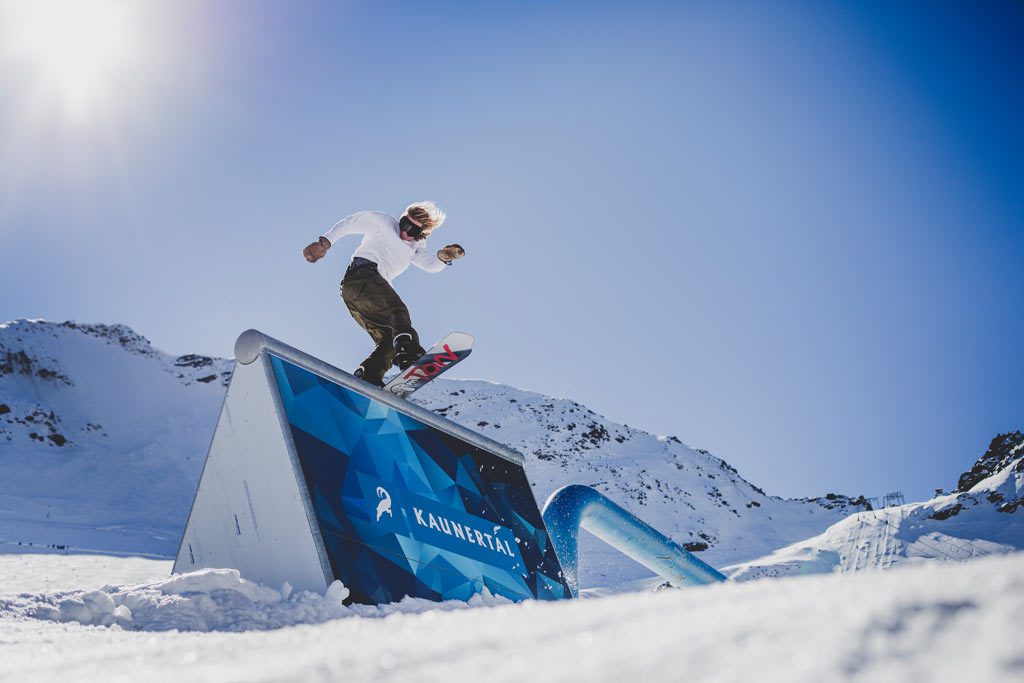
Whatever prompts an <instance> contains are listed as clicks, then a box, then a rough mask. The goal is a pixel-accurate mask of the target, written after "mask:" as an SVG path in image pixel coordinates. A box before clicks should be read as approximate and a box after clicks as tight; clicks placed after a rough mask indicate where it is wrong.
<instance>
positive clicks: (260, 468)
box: [173, 330, 725, 604]
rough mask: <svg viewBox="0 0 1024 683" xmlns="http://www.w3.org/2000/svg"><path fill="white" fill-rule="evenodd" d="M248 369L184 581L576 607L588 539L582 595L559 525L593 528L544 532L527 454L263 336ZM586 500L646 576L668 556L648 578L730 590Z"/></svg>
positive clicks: (219, 441)
mask: <svg viewBox="0 0 1024 683" xmlns="http://www.w3.org/2000/svg"><path fill="white" fill-rule="evenodd" d="M235 355H236V361H237V364H236V368H235V371H234V374H233V375H232V378H231V382H230V384H229V386H228V390H227V394H226V396H225V399H224V405H223V408H222V410H221V415H220V419H219V421H218V423H217V426H216V428H215V430H214V435H213V440H212V443H211V445H210V449H209V452H208V454H207V459H206V464H205V466H204V469H203V474H202V476H201V478H200V481H199V486H198V489H197V492H196V495H195V500H194V502H193V505H192V510H191V512H190V514H189V517H188V522H187V524H186V526H185V530H184V534H183V536H182V540H181V544H180V547H179V550H178V554H177V558H176V560H175V563H174V569H173V571H174V572H175V573H185V572H192V571H196V570H199V569H206V568H231V569H236V570H238V571H239V573H240V575H241V576H242V577H244V578H246V579H249V580H251V581H256V582H258V583H262V584H264V585H271V586H277V585H283V584H285V583H288V584H289V585H291V586H294V587H295V588H297V589H302V590H308V591H313V592H317V593H324V592H325V591H326V590H327V589H328V587H329V586H330V585H331V584H332V583H333V582H334V581H341V582H342V583H343V584H344V586H345V587H346V588H347V590H348V591H349V596H348V597H349V599H350V600H351V601H352V602H357V603H365V604H384V603H390V602H396V601H398V600H401V599H403V598H406V597H415V598H426V599H430V600H439V601H440V600H449V599H459V600H468V599H469V598H471V597H472V596H474V595H476V594H479V593H483V592H485V591H486V592H488V593H490V594H492V595H495V596H500V597H504V598H507V599H510V600H514V601H517V600H523V599H527V598H536V599H542V600H548V599H558V598H566V597H571V596H572V595H574V594H576V593H577V590H578V589H577V585H576V584H577V581H576V575H577V572H576V559H575V558H576V545H575V533H576V530H575V528H568V527H567V528H565V529H562V528H558V529H555V530H554V531H553V535H554V536H555V538H559V539H573V542H572V544H571V545H572V548H571V554H572V571H571V572H570V574H569V576H571V581H572V585H571V586H570V584H569V583H568V579H567V575H565V574H563V570H562V566H561V565H560V563H559V556H558V554H557V552H556V544H555V543H553V542H552V536H551V535H549V529H548V528H546V526H545V521H547V522H548V525H549V526H551V525H553V524H554V525H569V527H574V526H578V525H579V524H581V523H582V522H583V519H582V517H580V516H577V517H573V516H572V515H571V514H559V515H552V516H550V519H548V518H545V517H542V515H541V513H540V511H539V510H538V508H537V504H536V501H535V500H534V497H533V493H532V491H531V490H530V485H529V482H528V480H527V477H526V473H525V470H524V459H523V457H522V456H521V455H520V454H519V453H517V452H515V451H513V450H511V449H510V448H508V447H507V446H505V445H503V444H500V443H498V442H496V441H493V440H492V439H489V438H487V437H485V436H482V435H480V434H477V433H475V432H473V431H471V430H469V429H467V428H465V427H463V426H460V425H458V424H456V423H455V422H452V421H451V420H448V419H446V418H444V417H441V416H439V415H437V414H435V413H433V412H431V411H428V410H426V409H425V408H422V407H420V406H418V405H416V404H413V403H409V402H407V401H403V400H402V399H400V398H398V397H396V396H395V395H393V394H392V393H391V392H388V391H386V390H383V389H379V388H377V387H375V386H373V385H370V384H368V383H366V382H363V381H361V380H359V379H358V378H356V377H354V376H353V375H350V374H348V373H346V372H344V371H342V370H339V369H338V368H335V367H332V366H330V365H328V364H327V363H324V362H323V361H320V360H318V359H316V358H314V357H312V356H309V355H308V354H305V353H303V352H301V351H299V350H298V349H295V348H293V347H290V346H288V345H287V344H284V343H282V342H280V341H278V340H276V339H273V338H271V337H269V336H267V335H265V334H263V333H261V332H258V331H256V330H248V331H246V332H244V333H243V334H242V335H241V336H240V337H239V338H238V341H237V342H236V345H235ZM578 489H586V490H587V491H588V492H589V494H588V496H587V504H588V505H589V507H591V508H593V507H595V506H597V507H600V509H601V510H604V511H606V513H605V514H604V515H603V516H597V519H600V520H601V521H602V522H603V524H602V525H600V528H601V529H602V530H604V531H607V532H608V533H607V534H605V535H604V536H603V537H605V538H610V539H614V540H615V545H616V547H618V548H619V549H620V550H626V552H627V554H631V555H632V556H634V557H636V558H638V559H641V561H642V560H643V558H647V557H651V558H655V557H657V556H659V554H660V555H661V556H665V555H666V554H669V555H670V556H671V557H672V558H673V561H672V562H669V563H667V562H665V561H664V560H660V561H657V560H655V561H652V562H650V563H646V564H647V566H649V567H650V568H652V569H654V570H655V571H657V572H658V573H661V574H662V575H663V576H665V577H667V578H669V579H671V580H674V581H679V580H680V579H684V578H685V581H684V582H683V583H686V584H704V583H713V582H717V581H722V580H724V578H725V577H724V576H722V575H721V574H719V573H718V572H717V571H715V570H714V569H711V568H710V567H708V566H707V565H706V564H705V563H703V562H701V561H699V560H697V559H696V558H695V557H693V556H692V555H690V553H688V552H687V551H686V550H684V549H683V548H681V547H679V546H677V545H675V544H674V543H672V542H671V541H670V540H669V539H668V538H667V537H665V536H663V535H661V534H659V533H658V532H657V531H655V530H654V529H653V528H651V527H649V526H647V525H646V524H644V523H642V522H640V521H639V520H637V519H636V518H635V517H633V516H632V515H629V513H626V516H622V515H617V516H616V515H609V514H607V511H609V510H614V509H616V508H617V506H614V504H613V503H611V502H610V501H607V500H606V499H605V503H604V504H603V505H602V503H601V501H602V499H603V496H601V494H599V493H597V492H596V491H594V490H593V489H589V488H587V487H582V486H580V487H577V488H576V489H573V491H572V492H576V491H578ZM556 497H557V496H556ZM564 498H565V496H564V495H563V496H562V498H560V499H564ZM556 507H558V506H556ZM585 507H586V506H585ZM570 508H572V506H571V505H562V506H560V507H559V510H569V509H570ZM618 509H619V510H621V508H618ZM581 512H582V509H581ZM623 512H624V511H623ZM562 549H563V552H566V553H569V552H570V550H569V545H568V544H566V543H565V542H564V541H563V543H562ZM631 549H632V552H631Z"/></svg>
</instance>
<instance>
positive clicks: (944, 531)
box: [726, 432, 1024, 579]
mask: <svg viewBox="0 0 1024 683" xmlns="http://www.w3.org/2000/svg"><path fill="white" fill-rule="evenodd" d="M1022 547H1024V434H1021V432H1013V433H1010V434H1001V435H999V436H997V437H996V438H994V439H993V440H992V443H991V445H990V446H989V448H988V451H986V453H985V454H984V455H983V456H981V458H979V459H978V461H977V462H976V463H975V464H974V467H972V468H971V469H970V470H969V471H968V472H965V473H964V474H963V475H961V476H960V479H959V482H958V483H957V488H956V490H955V491H953V493H950V494H948V495H939V496H936V497H935V498H933V499H931V500H929V501H926V502H923V503H909V504H907V505H900V506H894V507H888V508H884V509H881V510H871V511H866V512H858V513H856V514H853V515H851V516H850V517H848V518H847V519H844V520H842V521H841V522H839V523H838V524H835V525H833V526H831V527H829V528H828V529H827V530H825V532H824V533H822V534H819V535H817V536H815V537H813V538H809V539H807V540H805V541H801V542H799V543H795V544H792V545H789V546H787V547H785V548H781V549H779V550H777V551H775V552H773V553H771V554H769V555H768V556H766V557H763V558H759V559H757V560H754V561H752V562H745V563H740V564H738V565H736V566H733V567H729V568H727V570H726V571H727V572H728V573H730V575H731V576H732V577H733V578H734V579H751V578H760V577H763V576H784V575H787V574H806V573H812V572H826V571H834V572H848V571H856V570H860V569H867V568H872V567H891V566H893V565H896V564H902V563H907V562H921V561H925V560H938V561H942V562H955V561H962V560H967V559H970V558H974V557H979V556H983V555H991V554H997V553H1006V552H1010V551H1013V550H1019V549H1020V548H1022Z"/></svg>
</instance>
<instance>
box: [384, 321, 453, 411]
mask: <svg viewBox="0 0 1024 683" xmlns="http://www.w3.org/2000/svg"><path fill="white" fill-rule="evenodd" d="M472 350H473V335H471V334H466V333H465V332H451V333H449V334H448V335H447V336H446V337H445V338H444V339H442V340H441V341H439V342H437V343H436V344H434V345H433V346H431V347H430V349H429V350H428V351H427V352H426V353H425V354H423V355H422V356H420V357H419V359H417V360H416V362H414V363H413V364H412V365H410V366H409V367H407V368H406V369H405V370H402V371H401V372H399V373H398V375H397V376H396V377H395V378H394V379H392V380H391V381H390V382H388V383H387V384H386V385H385V386H384V388H385V389H386V390H388V391H390V392H391V393H393V394H395V395H396V396H401V397H403V398H404V397H406V396H408V395H409V394H411V393H413V392H414V391H416V390H417V389H420V388H421V387H423V385H425V384H426V383H427V382H429V381H431V380H432V379H434V378H435V377H439V376H440V375H442V374H443V373H445V372H447V371H448V370H450V369H451V368H452V366H454V365H456V364H457V363H459V362H461V361H462V360H463V359H464V358H465V357H466V356H468V355H469V354H470V352H471V351H472Z"/></svg>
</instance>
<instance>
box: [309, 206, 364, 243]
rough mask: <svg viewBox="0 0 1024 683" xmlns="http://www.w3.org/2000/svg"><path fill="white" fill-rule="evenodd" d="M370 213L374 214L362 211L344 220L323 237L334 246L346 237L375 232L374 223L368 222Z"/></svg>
mask: <svg viewBox="0 0 1024 683" xmlns="http://www.w3.org/2000/svg"><path fill="white" fill-rule="evenodd" d="M370 213H372V212H370V211H360V212H359V213H354V214H352V215H351V216H348V217H347V218H342V219H341V220H340V221H338V222H337V223H335V224H334V225H333V226H332V227H331V229H330V230H328V231H327V232H325V233H324V234H323V235H321V236H322V237H326V238H327V239H328V240H329V241H330V243H331V244H334V243H335V242H337V241H338V240H340V239H341V238H342V237H344V236H345V235H365V234H366V233H368V232H373V225H372V223H373V221H370V220H366V219H367V218H368V215H369V214H370Z"/></svg>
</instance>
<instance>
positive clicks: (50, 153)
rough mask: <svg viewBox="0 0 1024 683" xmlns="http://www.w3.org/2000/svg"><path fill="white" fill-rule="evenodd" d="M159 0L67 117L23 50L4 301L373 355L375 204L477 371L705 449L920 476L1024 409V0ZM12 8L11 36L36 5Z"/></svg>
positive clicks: (30, 308)
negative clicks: (129, 49) (456, 253)
mask: <svg viewBox="0 0 1024 683" xmlns="http://www.w3.org/2000/svg"><path fill="white" fill-rule="evenodd" d="M724 5H725V3H642V2H641V3H621V4H611V3H542V2H525V3H500V2H495V3H416V2H410V3H342V2H303V3H286V2H274V3H270V2H220V3H201V2H180V3H149V5H148V6H149V7H150V12H149V13H148V14H146V15H140V18H139V19H138V21H139V22H141V23H140V24H139V25H138V26H137V27H135V28H134V29H133V31H132V32H131V33H132V35H133V36H135V37H136V38H137V40H136V45H135V46H134V47H133V49H134V50H136V51H137V52H136V53H135V54H134V55H131V57H130V58H125V59H124V60H123V62H124V63H123V64H122V65H120V66H121V68H120V69H119V70H118V71H116V73H115V72H111V74H110V76H109V77H108V78H107V79H106V82H103V83H100V84H99V85H97V86H96V93H95V96H94V98H93V100H94V101H93V103H92V106H91V108H90V109H89V110H88V111H86V112H85V113H81V112H79V113H76V114H74V115H71V114H69V113H68V111H67V107H65V106H62V104H61V102H60V100H59V98H58V97H56V96H55V95H54V94H53V93H52V92H51V93H50V94H49V95H47V94H46V93H45V92H42V88H41V87H39V84H38V83H37V81H36V79H35V78H34V77H33V74H32V65H31V61H30V60H26V59H21V60H20V61H19V60H17V59H13V58H11V57H10V56H9V55H6V56H5V53H2V52H0V59H3V60H4V61H2V62H0V88H2V89H3V91H4V92H5V93H6V94H5V96H4V97H3V98H0V160H2V163H0V253H2V254H3V264H4V265H3V268H2V269H0V291H3V292H4V294H5V296H4V297H2V300H0V318H3V319H5V320H6V319H12V318H18V317H44V318H48V319H53V320H64V319H75V320H79V321H83V322H108V323H112V322H123V323H125V324H128V325H131V326H132V327H134V328H135V329H137V330H138V331H139V332H141V333H142V334H144V335H146V336H148V337H149V338H150V339H151V340H152V341H153V342H154V343H155V344H156V345H157V346H159V347H161V348H163V349H165V350H167V351H170V352H172V353H193V352H197V353H207V354H215V355H221V356H226V355H230V354H231V349H232V345H233V342H234V339H235V338H236V336H237V335H238V333H239V332H241V331H242V330H244V329H246V328H249V327H256V328H259V329H262V330H264V331H266V332H268V333H270V334H272V335H274V336H276V337H279V338H280V339H282V340H284V341H286V342H289V343H291V344H293V345H295V346H298V347H301V348H303V349H305V350H307V351H309V352H311V353H314V354H315V355H318V356H320V357H323V358H324V359H325V360H328V361H329V362H332V363H335V364H337V365H339V366H341V367H344V368H351V367H354V366H355V365H356V364H357V363H358V362H359V360H361V359H362V357H363V356H364V355H365V353H366V352H367V351H368V350H369V348H368V346H369V340H368V338H367V337H366V336H365V334H364V333H363V332H362V331H361V330H360V329H358V328H357V327H356V325H355V323H354V322H352V321H351V319H350V318H349V317H348V315H347V313H346V311H345V309H344V307H343V305H342V304H341V302H340V299H339V298H338V294H337V287H338V280H339V278H340V276H341V273H342V272H343V270H344V266H345V263H346V261H347V258H348V255H349V254H350V252H351V250H352V249H354V248H355V246H356V244H357V241H356V240H355V239H354V238H353V239H352V241H351V242H342V243H341V244H339V245H338V247H337V248H336V249H335V250H333V251H332V252H331V253H330V255H329V256H328V257H327V258H326V259H325V260H324V261H321V262H320V263H317V264H316V265H310V264H308V263H306V262H305V261H304V260H303V259H302V258H301V255H300V252H301V249H302V247H303V246H304V245H305V244H306V243H308V242H309V241H311V240H313V239H315V238H316V236H317V235H318V234H320V233H321V232H322V231H324V230H326V229H327V228H328V227H329V226H330V225H331V224H332V223H333V222H334V221H335V220H337V219H338V218H341V217H343V216H345V215H347V214H349V213H352V212H355V211H359V210H364V209H376V210H387V211H392V212H396V213H397V212H399V211H401V209H402V208H403V207H404V206H405V205H406V204H408V203H409V202H411V201H414V200H418V199H427V198H429V199H434V200H435V201H437V202H438V203H439V204H441V205H442V207H444V208H445V209H446V210H447V211H448V214H449V220H448V222H447V223H446V224H445V226H444V227H443V228H442V229H441V230H440V231H439V232H438V233H436V235H435V237H434V238H432V242H438V246H441V245H443V244H445V243H447V242H449V241H454V242H459V243H461V244H463V245H464V246H465V247H466V250H467V257H466V258H465V259H464V260H463V261H461V262H460V263H459V264H457V265H456V266H455V267H453V268H450V269H446V271H445V272H443V273H441V274H440V275H436V276H432V275H428V274H426V273H420V272H409V273H407V274H405V275H403V276H402V277H401V278H400V279H399V280H397V282H396V286H397V288H398V290H399V292H400V293H401V294H402V295H403V297H405V299H406V301H407V303H408V304H409V306H410V309H411V311H412V315H413V321H414V324H416V326H417V327H418V329H419V330H420V333H421V335H422V336H423V337H424V338H425V339H435V338H437V337H439V336H441V335H442V334H444V333H445V332H446V331H448V330H450V329H460V330H465V331H469V332H472V333H474V334H475V335H476V337H477V348H476V350H475V352H474V355H473V357H472V359H471V360H470V361H469V362H467V363H466V364H465V366H464V368H463V369H461V370H460V371H459V372H458V375H460V376H463V377H475V378H483V379H488V380H492V381H497V382H503V383H508V384H512V385H515V386H518V387H521V388H524V389H531V390H536V391H540V392H544V393H547V394H551V395H555V396H569V397H572V398H575V399H577V400H580V401H582V402H584V403H586V404H587V405H588V406H590V407H591V408H593V409H594V410H596V411H598V412H600V413H602V414H604V415H606V416H608V417H609V418H612V419H615V420H618V421H621V422H625V423H628V424H630V425H632V426H636V427H640V428H643V429H647V430H650V431H654V432H657V433H663V434H675V435H679V436H680V438H682V439H683V440H684V441H686V442H687V443H690V444H691V445H694V446H698V447H704V448H708V449H710V450H711V451H713V452H714V453H715V454H716V455H718V456H720V457H723V458H725V459H726V460H727V461H729V462H730V463H731V464H733V465H735V466H736V467H738V468H739V470H740V472H741V473H742V474H743V475H744V476H746V477H747V478H748V479H750V480H751V481H753V482H754V483H755V484H758V485H760V486H762V487H763V488H765V489H766V490H767V491H768V492H769V493H772V494H777V495H787V496H799V495H820V494H824V493H825V492H826V491H841V492H845V493H851V494H859V493H864V494H867V495H882V494H884V493H885V492H887V491H891V490H902V491H903V492H904V493H905V494H906V495H907V496H908V498H918V499H920V498H924V497H926V496H927V495H929V494H930V493H931V492H932V489H933V488H934V487H937V486H945V487H947V488H949V487H951V486H952V485H954V484H955V479H956V476H957V474H958V473H959V472H961V471H963V470H965V469H966V468H968V467H969V466H970V464H971V463H972V462H973V460H974V458H976V457H977V456H979V455H980V454H981V453H982V452H983V450H984V448H985V447H986V446H987V444H988V441H989V439H991V438H992V436H994V435H995V434H996V433H997V432H1000V431H1007V430H1013V429H1020V428H1022V426H1024V392H1022V391H1021V387H1022V386H1024V360H1022V354H1021V353H1020V350H1019V348H1020V345H1021V341H1020V340H1021V339H1022V338H1024V334H1022V333H1024V316H1022V315H1021V301H1022V295H1024V284H1022V278H1021V275H1020V266H1019V261H1020V258H1021V256H1020V255H1021V253H1022V247H1024V164H1022V161H1024V130H1022V127H1021V126H1020V123H1019V122H1020V121H1022V120H1024V76H1022V74H1024V69H1022V67H1024V9H1022V6H1021V5H1020V3H1012V2H992V3H985V4H984V5H973V6H968V5H963V4H954V3H930V4H929V6H928V9H927V12H925V11H924V10H923V9H922V8H921V6H920V5H916V4H914V3H906V4H903V3H882V2H878V3H872V2H867V3H856V6H851V5H850V3H840V2H806V3H800V2H783V3H770V4H769V3H756V2H747V3H743V2H741V3H729V4H728V6H724ZM9 25H10V24H9Z"/></svg>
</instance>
